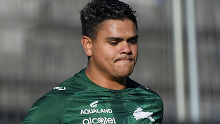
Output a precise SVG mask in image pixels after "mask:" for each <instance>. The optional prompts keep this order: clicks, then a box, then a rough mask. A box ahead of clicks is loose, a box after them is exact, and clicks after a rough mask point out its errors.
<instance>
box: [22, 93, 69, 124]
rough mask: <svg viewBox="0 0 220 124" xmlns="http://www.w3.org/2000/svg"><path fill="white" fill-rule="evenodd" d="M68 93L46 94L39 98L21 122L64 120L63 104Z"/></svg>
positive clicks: (35, 123)
mask: <svg viewBox="0 0 220 124" xmlns="http://www.w3.org/2000/svg"><path fill="white" fill-rule="evenodd" d="M67 98H68V95H65V94H51V93H48V94H45V95H43V96H42V97H41V98H40V99H38V100H37V101H36V102H35V103H34V105H33V106H32V108H31V109H30V110H29V111H28V113H27V115H26V117H25V119H24V120H23V122H22V123H21V124H29V123H31V124H38V123H41V124H46V123H54V124H55V123H59V122H60V121H62V114H63V106H64V103H65V100H66V99H67Z"/></svg>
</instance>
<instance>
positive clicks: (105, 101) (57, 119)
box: [21, 0, 163, 124]
mask: <svg viewBox="0 0 220 124" xmlns="http://www.w3.org/2000/svg"><path fill="white" fill-rule="evenodd" d="M81 22H82V34H83V36H82V39H81V42H82V46H83V48H84V50H85V53H86V55H87V56H88V65H87V67H86V68H85V69H83V70H81V71H80V72H79V73H77V74H76V75H74V76H73V77H72V78H70V79H68V80H66V81H64V82H63V83H61V84H60V85H59V86H58V87H55V88H54V89H53V90H52V91H50V92H49V93H47V94H45V95H44V96H43V97H41V98H40V99H39V100H38V101H37V102H36V103H35V104H34V105H33V107H32V108H31V109H30V110H29V112H28V114H27V116H26V117H25V119H24V120H23V122H22V123H21V124H29V123H31V124H59V123H61V124H64V123H65V124H66V123H67V124H116V123H117V124H154V123H156V124H160V123H161V122H162V117H163V102H162V100H161V98H160V97H159V96H158V95H157V94H156V93H154V92H153V91H152V90H150V89H146V88H144V87H143V86H141V85H140V84H138V83H136V82H135V81H133V80H131V79H130V78H129V77H128V76H129V75H130V74H131V73H132V71H133V69H134V66H135V63H136V61H137V57H138V34H137V21H136V17H135V15H134V11H133V10H132V9H131V8H130V7H129V5H127V4H125V3H123V2H121V1H118V0H93V1H92V2H90V3H88V4H87V5H86V6H85V7H84V9H83V10H82V11H81Z"/></svg>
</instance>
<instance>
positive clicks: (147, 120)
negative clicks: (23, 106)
mask: <svg viewBox="0 0 220 124" xmlns="http://www.w3.org/2000/svg"><path fill="white" fill-rule="evenodd" d="M162 117H163V102H162V100H161V98H160V97H159V96H158V95H157V94H156V93H155V92H153V91H152V90H150V89H148V88H144V87H143V86H141V85H140V84H138V83H136V82H135V81H133V80H131V79H130V78H128V79H127V88H126V89H122V90H111V89H106V88H103V87H100V86H98V85H96V84H94V83H93V82H92V81H91V80H90V79H89V78H88V77H87V76H86V74H85V69H83V70H82V71H80V72H79V73H77V74H75V75H74V76H73V77H72V78H70V79H68V80H66V81H64V82H63V83H61V84H60V85H59V86H57V87H54V89H53V90H51V91H50V92H49V93H47V94H45V95H43V96H42V97H41V98H40V99H39V100H38V101H36V103H35V104H34V105H33V107H32V108H31V109H30V110H29V112H28V113H27V115H26V117H25V119H24V120H23V122H22V123H21V124H116V123H117V124H161V122H162Z"/></svg>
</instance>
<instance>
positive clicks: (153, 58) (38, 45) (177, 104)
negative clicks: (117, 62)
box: [0, 0, 220, 124]
mask: <svg viewBox="0 0 220 124" xmlns="http://www.w3.org/2000/svg"><path fill="white" fill-rule="evenodd" d="M88 1H89V0H62V1H61V0H0V123H1V124H17V123H19V122H21V121H22V119H23V118H24V116H25V114H26V113H27V111H28V109H29V108H30V107H31V106H32V104H33V103H34V102H35V101H36V100H37V99H38V98H39V97H40V96H41V95H43V94H45V93H47V92H48V91H50V90H51V89H53V87H55V86H57V85H58V84H60V83H61V82H62V81H64V80H66V79H68V78H70V77H72V76H73V75H74V74H75V73H77V72H79V71H80V70H81V69H82V68H85V67H86V64H87V57H86V55H85V53H84V51H83V49H82V46H81V42H80V39H81V24H80V19H79V18H80V15H79V11H80V10H81V9H82V7H83V6H84V5H85V4H86V3H87V2H88ZM123 1H124V2H126V3H128V4H130V5H131V6H132V7H133V8H134V10H136V11H137V13H136V15H137V18H138V24H139V37H140V38H139V59H138V62H137V65H136V68H135V70H134V72H133V74H132V75H131V77H132V78H133V79H134V80H136V81H138V82H139V83H141V84H142V85H144V86H145V87H148V88H150V89H153V90H154V91H156V92H157V93H158V94H159V95H160V96H161V97H162V99H163V101H164V119H163V124H183V123H184V124H194V123H196V124H197V123H198V124H219V123H220V41H219V40H220V14H219V13H220V0H195V1H194V0H123Z"/></svg>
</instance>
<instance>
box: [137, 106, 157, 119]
mask: <svg viewBox="0 0 220 124" xmlns="http://www.w3.org/2000/svg"><path fill="white" fill-rule="evenodd" d="M151 115H153V112H143V109H142V108H141V107H139V108H137V110H135V111H134V113H133V116H134V118H135V119H136V120H139V119H144V118H148V119H150V120H151V121H155V120H154V119H153V118H152V117H151Z"/></svg>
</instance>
